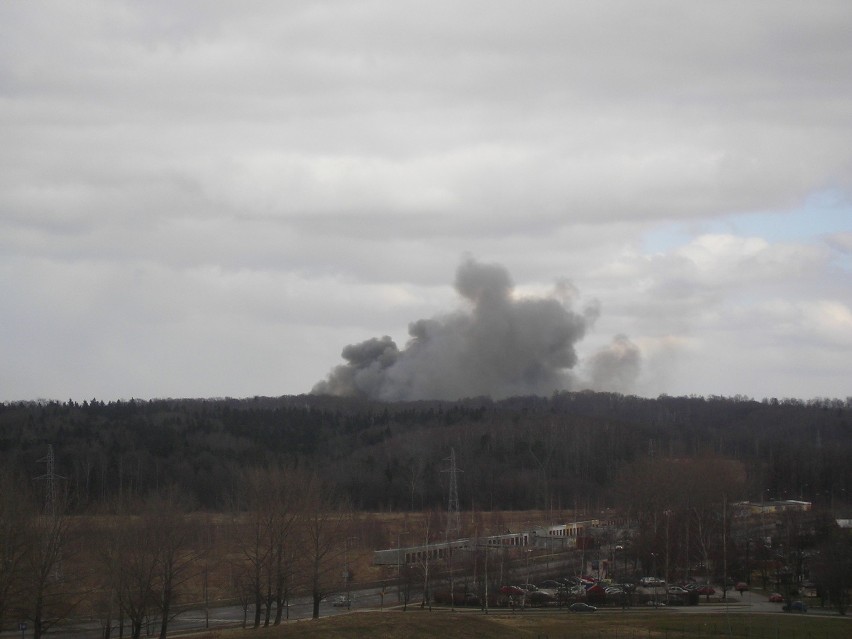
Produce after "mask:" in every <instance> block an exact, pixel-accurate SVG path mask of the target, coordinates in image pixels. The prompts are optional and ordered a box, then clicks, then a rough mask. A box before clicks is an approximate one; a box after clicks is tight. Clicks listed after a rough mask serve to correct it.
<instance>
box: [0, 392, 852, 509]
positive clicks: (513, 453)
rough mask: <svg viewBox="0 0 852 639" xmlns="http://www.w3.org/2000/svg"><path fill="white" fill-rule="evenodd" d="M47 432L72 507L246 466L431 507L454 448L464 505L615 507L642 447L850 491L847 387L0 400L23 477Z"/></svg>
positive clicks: (831, 494) (222, 484) (779, 480)
mask: <svg viewBox="0 0 852 639" xmlns="http://www.w3.org/2000/svg"><path fill="white" fill-rule="evenodd" d="M48 444H50V445H52V446H53V450H54V454H55V460H56V461H55V473H56V474H57V475H59V476H61V477H62V479H61V480H58V481H62V482H64V483H65V484H66V485H67V487H68V489H69V490H70V492H71V494H72V496H73V497H74V499H75V503H76V504H77V505H78V508H81V509H84V508H86V507H88V506H93V505H96V504H98V503H104V502H107V501H110V500H112V499H113V498H115V497H128V496H134V495H138V496H143V495H146V494H148V493H150V492H154V491H157V490H162V489H163V488H164V487H166V486H174V485H177V486H179V487H181V488H182V489H183V490H184V491H186V492H187V493H188V494H190V495H191V496H192V497H193V498H194V499H195V500H196V506H197V507H199V508H204V509H211V510H216V509H221V508H223V507H224V506H225V505H226V502H227V500H228V499H229V497H230V495H231V494H232V491H233V489H234V488H233V487H234V486H235V485H237V483H238V482H237V476H238V475H239V473H240V472H241V471H243V470H245V469H248V468H252V467H296V468H305V469H311V470H315V471H317V472H318V473H319V474H320V475H321V476H324V477H326V478H327V479H329V480H332V481H333V482H334V483H335V484H336V486H337V487H338V489H339V490H340V492H341V494H342V495H343V496H345V497H347V498H348V499H349V500H350V501H351V503H352V504H353V506H354V507H356V508H359V509H364V510H422V509H424V508H427V509H428V508H438V509H441V508H445V507H446V496H447V487H448V481H449V473H448V472H445V471H447V470H448V469H449V461H448V458H449V455H450V449H451V448H452V449H454V450H455V454H456V459H457V466H458V469H459V470H461V471H463V472H461V473H459V474H458V482H459V486H458V488H459V498H460V501H461V506H462V508H464V509H479V510H491V509H530V508H541V509H549V508H557V509H575V510H578V509H579V510H583V509H588V510H597V509H599V508H602V507H604V506H608V505H616V501H617V498H618V491H617V490H616V486H617V483H618V480H619V477H622V478H623V477H629V476H630V471H631V468H633V467H634V466H635V464H637V463H640V462H641V463H642V465H643V467H645V468H647V464H648V462H649V461H650V462H653V460H655V459H678V460H688V459H701V460H707V459H708V458H710V459H717V460H718V459H725V460H733V461H734V462H738V463H739V467H740V468H741V469H742V473H743V477H742V481H741V482H739V486H740V490H741V492H742V494H740V495H732V496H731V497H732V498H741V499H753V500H760V499H771V498H775V499H784V498H787V499H806V500H811V501H814V502H815V503H817V504H823V505H826V506H827V505H828V504H829V503H831V504H832V505H833V504H835V503H842V502H847V501H848V497H849V495H850V491H852V465H850V464H849V460H850V459H852V401H850V400H849V399H847V400H846V401H840V400H814V401H809V402H803V401H798V400H780V401H779V400H775V399H772V400H764V401H761V402H758V401H754V400H750V399H747V398H741V397H735V398H726V397H710V398H705V397H668V396H661V397H659V398H656V399H645V398H639V397H634V396H623V395H618V394H611V393H592V392H565V393H558V394H555V395H554V396H552V397H549V398H542V397H517V398H512V399H507V400H503V401H497V402H495V401H491V400H490V399H487V398H476V399H469V400H462V401H458V402H404V403H403V402H400V403H381V402H372V401H366V400H359V399H341V398H334V397H326V396H314V395H301V396H285V397H278V398H267V397H255V398H251V399H210V400H198V399H168V400H152V401H139V400H130V401H114V402H108V403H105V402H101V401H98V400H95V399H93V400H91V401H87V402H83V403H82V404H79V403H77V402H74V401H68V402H66V403H60V402H25V403H7V404H3V405H0V464H2V465H3V466H5V467H7V468H8V467H12V466H17V467H18V469H19V471H20V472H21V473H22V474H23V475H24V476H27V477H32V478H33V479H35V478H36V477H39V476H41V475H44V474H45V472H46V467H45V464H44V463H41V462H40V461H39V460H42V459H44V458H45V455H46V451H47V447H48ZM652 467H653V466H652ZM710 467H712V466H710ZM700 468H708V465H707V464H704V463H703V464H701V465H700ZM702 472H706V471H702ZM706 479H707V480H712V477H707V478H706Z"/></svg>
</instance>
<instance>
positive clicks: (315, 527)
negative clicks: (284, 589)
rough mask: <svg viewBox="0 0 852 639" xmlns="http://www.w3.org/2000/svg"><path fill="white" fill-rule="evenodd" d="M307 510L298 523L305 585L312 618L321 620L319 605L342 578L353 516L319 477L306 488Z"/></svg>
mask: <svg viewBox="0 0 852 639" xmlns="http://www.w3.org/2000/svg"><path fill="white" fill-rule="evenodd" d="M303 490H304V495H305V508H304V511H303V514H302V517H301V518H300V519H299V525H300V533H301V540H302V548H303V550H304V554H303V560H304V566H305V570H306V575H305V578H306V585H307V588H308V590H309V591H310V594H311V599H312V602H313V613H312V614H313V618H314V619H317V618H319V606H320V602H321V601H322V600H323V599H324V598H325V597H326V596H327V595H328V594H330V593H331V592H334V590H335V586H334V582H335V580H334V578H333V576H334V575H335V574H340V573H339V571H340V569H341V565H342V564H341V562H340V553H341V552H345V549H346V543H347V539H348V536H347V535H348V532H349V524H350V521H351V515H350V511H349V508H348V507H346V506H344V504H343V503H341V502H340V501H339V500H337V499H336V498H335V496H334V495H333V493H331V491H330V490H329V489H328V487H326V486H324V485H323V483H322V481H321V480H320V478H319V477H318V476H317V475H311V476H310V477H308V478H306V480H305V483H304V485H303Z"/></svg>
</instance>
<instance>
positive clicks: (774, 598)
mask: <svg viewBox="0 0 852 639" xmlns="http://www.w3.org/2000/svg"><path fill="white" fill-rule="evenodd" d="M769 601H771V602H772V603H781V602H782V601H784V595H782V594H781V593H780V592H773V593H772V594H771V595H769Z"/></svg>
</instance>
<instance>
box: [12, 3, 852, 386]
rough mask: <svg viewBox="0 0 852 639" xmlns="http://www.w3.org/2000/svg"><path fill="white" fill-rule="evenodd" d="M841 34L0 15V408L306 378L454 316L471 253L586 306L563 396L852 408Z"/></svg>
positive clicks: (700, 13) (822, 22)
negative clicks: (607, 357)
mask: <svg viewBox="0 0 852 639" xmlns="http://www.w3.org/2000/svg"><path fill="white" fill-rule="evenodd" d="M850 33H852V2H849V1H848V0H837V1H835V2H831V1H819V2H799V1H795V2H784V1H782V0H778V1H771V2H770V1H767V2H748V1H742V0H737V1H735V2H720V1H716V2H701V3H699V2H682V1H675V0H673V1H671V2H637V1H636V0H623V1H620V2H602V1H600V0H594V1H592V0H587V1H584V2H568V1H564V0H559V1H554V2H535V1H527V2H499V1H495V0H487V1H482V2H464V1H459V0H453V1H452V2H441V1H438V0H430V1H429V2H404V1H400V0H393V1H375V2H355V1H340V2H318V1H310V2H295V1H288V2H277V1H276V2H230V1H229V2H212V1H204V2H165V1H162V2H151V1H146V2H141V1H140V2H130V1H125V2H122V1H117V0H110V1H104V2H89V1H86V0H76V1H75V2H59V1H58V2H40V1H37V2H29V1H16V0H8V1H4V2H2V3H0V308H2V325H0V331H2V333H0V400H2V401H12V400H21V399H36V398H53V399H60V400H65V399H69V398H71V399H75V400H77V401H82V400H84V399H91V398H93V397H96V398H98V399H104V400H110V399H119V398H125V399H126V398H131V397H136V398H156V397H221V396H231V397H246V396H253V395H282V394H298V393H304V392H309V391H310V390H311V388H312V387H313V386H314V384H316V383H317V382H318V381H320V380H322V379H324V378H325V377H326V376H327V375H328V373H329V371H331V369H332V368H333V367H335V366H337V365H338V364H340V363H341V362H342V361H343V360H342V359H341V351H342V349H343V348H344V347H345V346H346V345H348V344H356V343H359V342H362V341H364V340H367V339H369V338H372V337H380V336H384V335H387V336H390V337H391V338H392V339H393V340H394V341H395V342H396V344H398V345H399V348H400V349H403V348H404V347H405V344H406V341H407V340H408V327H409V323H411V322H414V321H416V320H420V319H427V318H440V317H445V316H447V315H448V314H459V313H461V314H464V313H466V312H469V310H470V309H469V308H468V306H469V304H470V302H469V300H466V299H465V298H463V297H462V296H460V295H459V293H458V292H457V291H456V288H454V282H455V278H456V272H457V269H458V268H459V265H460V264H462V263H464V262H465V260H475V261H477V262H481V263H483V264H489V265H500V266H501V267H502V268H503V269H505V272H507V273H508V274H509V275H510V277H511V282H512V283H513V284H514V288H513V289H512V291H511V295H512V296H513V299H518V300H519V299H529V298H531V297H532V298H548V299H550V298H549V297H548V296H550V295H551V294H552V291H553V290H554V287H555V286H556V285H557V283H560V286H559V287H558V288H559V290H560V291H562V294H563V295H562V297H559V299H560V300H561V303H563V304H564V305H566V307H570V309H572V310H571V312H572V313H577V314H579V313H582V312H583V309H588V308H596V309H597V316H596V317H597V319H595V320H594V321H592V319H589V324H588V326H587V327H586V330H585V333H584V335H583V336H582V338H581V339H579V340H578V341H577V342H576V343H575V344H574V347H575V349H576V354H577V358H578V361H577V363H576V364H575V365H573V367H572V368H571V373H572V379H573V380H574V381H573V382H572V383H573V384H574V385H575V386H574V387H582V386H584V385H591V386H593V387H595V388H600V389H606V388H611V389H616V390H626V391H629V392H633V393H637V394H640V395H647V396H656V395H658V394H660V393H668V394H671V395H684V394H699V395H728V396H731V395H737V394H741V395H747V396H750V397H754V398H756V399H761V398H764V397H779V398H780V397H799V398H805V399H807V398H811V397H841V398H845V397H847V396H850V395H852V81H850V78H852V37H850V35H849V34H850ZM566 282H570V284H566ZM566 290H569V291H570V292H571V293H570V295H564V292H565V291H566ZM557 297H558V296H557ZM589 317H591V316H589ZM617 336H620V337H618V338H617V339H618V340H624V339H627V340H629V342H630V343H632V344H633V345H635V347H636V348H637V349H638V352H639V353H640V354H641V358H640V360H641V366H640V368H639V369H638V373H637V375H635V376H634V379H632V380H631V383H632V385H631V387H630V388H626V387H625V386H624V383H625V382H624V380H623V379H621V380H612V381H609V380H607V379H606V378H605V376H603V377H602V376H601V375H599V374H595V373H594V371H592V366H591V364H592V362H594V361H595V358H596V357H597V356H598V355H596V354H599V352H600V349H602V348H606V347H607V345H611V344H613V343H614V342H613V339H614V338H616V337H617ZM616 343H618V342H616Z"/></svg>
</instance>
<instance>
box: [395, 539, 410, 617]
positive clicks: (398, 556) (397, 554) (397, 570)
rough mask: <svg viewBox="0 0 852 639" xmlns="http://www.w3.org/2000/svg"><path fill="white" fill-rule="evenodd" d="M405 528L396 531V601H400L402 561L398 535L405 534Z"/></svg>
mask: <svg viewBox="0 0 852 639" xmlns="http://www.w3.org/2000/svg"><path fill="white" fill-rule="evenodd" d="M407 534H408V531H407V530H400V531H398V532H397V533H396V602H397V603H400V602H401V601H402V592H401V590H400V581H401V579H400V564H401V563H402V562H401V561H400V560H401V555H402V549H401V548H400V537H402V535H407Z"/></svg>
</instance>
